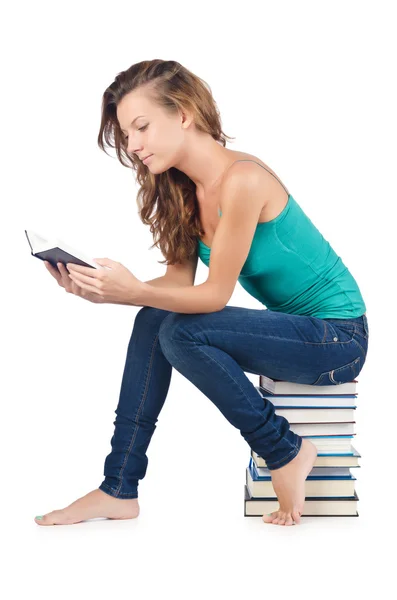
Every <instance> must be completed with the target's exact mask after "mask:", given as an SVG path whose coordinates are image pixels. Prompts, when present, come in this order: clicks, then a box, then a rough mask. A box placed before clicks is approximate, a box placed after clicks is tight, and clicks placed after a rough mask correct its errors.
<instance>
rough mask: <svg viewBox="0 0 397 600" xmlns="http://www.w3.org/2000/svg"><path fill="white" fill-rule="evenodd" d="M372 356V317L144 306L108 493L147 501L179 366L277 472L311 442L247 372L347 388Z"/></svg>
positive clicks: (109, 465)
mask: <svg viewBox="0 0 397 600" xmlns="http://www.w3.org/2000/svg"><path fill="white" fill-rule="evenodd" d="M367 348H368V321H367V317H366V315H365V314H364V315H362V316H361V317H357V318H354V319H320V318H317V317H311V316H306V315H295V314H287V313H282V312H276V311H271V310H269V309H253V308H240V307H238V306H226V307H225V308H224V309H223V310H221V311H217V312H212V313H194V314H193V313H192V314H190V313H174V312H170V311H166V310H161V309H157V308H152V307H149V306H144V307H143V308H141V310H140V311H139V312H138V313H137V314H136V317H135V322H134V327H133V331H132V334H131V338H130V341H129V345H128V350H127V359H126V363H125V367H124V374H123V379H122V384H121V391H120V397H119V403H118V406H117V409H116V411H115V412H116V415H117V416H116V420H115V421H114V425H115V430H114V435H113V437H112V439H111V447H112V451H111V453H110V454H109V455H108V456H107V457H106V460H105V467H104V476H105V479H104V480H103V482H102V483H101V485H100V486H99V489H101V490H103V491H104V492H106V493H107V494H109V495H111V496H115V497H117V498H137V497H138V482H139V480H141V479H142V478H143V477H144V476H145V474H146V469H147V465H148V458H147V456H146V450H147V447H148V445H149V443H150V439H151V437H152V435H153V433H154V430H155V428H156V423H157V419H158V415H159V413H160V411H161V409H162V407H163V404H164V402H165V399H166V396H167V392H168V389H169V386H170V381H171V372H172V367H174V368H175V369H176V370H177V371H179V372H180V373H182V375H184V376H185V377H186V378H187V379H189V380H190V381H191V382H192V383H193V384H194V385H195V386H196V387H197V388H199V389H200V390H201V391H202V392H203V394H205V395H206V396H207V397H208V398H209V399H210V400H211V401H212V402H213V403H214V404H215V405H216V406H217V407H218V408H219V410H220V411H221V412H222V414H223V415H224V416H225V417H226V419H227V420H228V421H229V422H230V423H231V424H232V425H234V427H236V428H237V429H239V430H240V433H241V435H242V436H243V438H244V439H245V440H246V442H247V443H248V445H249V446H250V447H251V448H252V449H253V450H254V451H255V452H256V453H257V454H259V456H262V457H263V458H264V459H265V460H266V464H267V466H268V468H269V469H279V468H280V467H282V466H284V465H286V464H287V463H288V462H290V461H291V460H292V459H293V458H294V457H295V456H296V455H297V454H298V452H299V449H300V447H301V444H302V438H301V437H300V436H299V435H297V434H295V433H293V432H292V431H291V429H290V427H289V423H288V421H287V419H285V418H284V417H281V416H278V415H276V414H275V412H274V405H273V404H272V402H270V401H269V400H266V399H264V398H262V397H261V395H260V394H259V393H258V390H257V389H256V388H255V385H254V384H253V383H252V382H251V380H250V379H249V378H248V377H247V376H246V375H245V373H244V371H246V372H248V373H254V374H257V375H260V374H263V375H267V376H268V377H271V378H272V379H280V380H286V381H291V382H297V383H306V384H311V385H318V386H322V385H338V384H340V383H345V382H348V381H352V380H353V379H355V378H356V377H357V375H358V374H359V373H360V371H361V369H362V367H363V365H364V363H365V359H366V355H367Z"/></svg>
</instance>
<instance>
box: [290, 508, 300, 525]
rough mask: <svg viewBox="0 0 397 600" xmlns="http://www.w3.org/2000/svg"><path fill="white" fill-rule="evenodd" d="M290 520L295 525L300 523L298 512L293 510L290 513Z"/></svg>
mask: <svg viewBox="0 0 397 600" xmlns="http://www.w3.org/2000/svg"><path fill="white" fill-rule="evenodd" d="M292 518H293V519H294V521H295V523H296V524H299V523H300V520H301V513H300V511H299V510H293V511H292Z"/></svg>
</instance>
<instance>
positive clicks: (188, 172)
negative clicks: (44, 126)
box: [36, 60, 368, 525]
mask: <svg viewBox="0 0 397 600" xmlns="http://www.w3.org/2000/svg"><path fill="white" fill-rule="evenodd" d="M226 137H228V136H225V134H224V133H223V131H222V129H221V121H220V117H219V113H218V110H217V106H216V103H215V101H214V99H213V97H212V95H211V92H210V89H209V87H208V86H207V85H206V84H204V82H203V81H202V80H201V79H199V78H198V77H197V76H196V75H194V74H193V73H191V72H190V71H188V70H187V69H186V68H184V67H183V66H182V65H181V64H179V63H178V62H174V61H162V60H152V61H144V62H141V63H138V64H134V65H133V66H131V67H130V68H129V69H127V70H126V71H123V72H121V73H119V74H118V75H117V77H116V78H115V81H114V82H113V83H112V84H111V85H110V86H109V87H108V88H107V89H106V91H105V92H104V95H103V103H102V122H101V127H100V132H99V136H98V143H99V146H100V147H101V149H102V150H104V151H105V152H106V150H105V142H107V143H108V144H109V146H110V147H113V148H115V149H116V152H117V156H118V158H119V160H120V162H121V163H122V164H123V165H124V166H127V167H129V168H132V169H134V170H135V171H136V173H137V181H138V182H139V184H140V186H141V187H140V190H139V193H138V200H141V203H140V205H139V208H140V217H141V219H142V221H143V222H144V223H145V224H150V226H151V232H152V233H153V234H154V239H155V244H154V245H158V246H159V247H160V249H161V251H162V253H163V255H164V256H165V257H166V261H162V262H167V269H166V273H165V275H164V276H162V277H158V278H156V279H152V280H150V281H146V282H142V281H139V280H138V279H137V278H136V277H134V275H133V274H132V273H131V272H130V271H129V270H128V269H126V268H125V267H124V266H123V265H121V264H120V263H118V262H115V261H112V260H110V259H97V261H96V262H97V263H98V265H100V266H102V267H105V268H98V269H92V268H88V267H87V268H85V267H81V266H79V265H72V264H67V265H66V267H65V266H64V265H62V264H61V263H59V264H58V268H59V272H58V271H57V270H56V269H54V268H52V267H51V265H49V264H47V265H46V266H47V268H48V269H49V270H50V272H51V273H52V275H53V276H54V277H55V278H56V279H57V281H58V283H60V285H62V286H63V287H64V288H65V289H66V291H68V292H73V293H75V294H77V295H79V296H81V297H82V298H84V299H87V300H89V301H91V302H108V303H109V302H110V303H119V304H130V305H135V306H141V307H142V308H141V310H140V311H139V312H138V313H137V315H136V318H135V322H134V327H133V331H132V334H131V338H130V341H129V345H128V350H127V358H126V363H125V368H124V374H123V379H122V385H121V391H120V397H119V403H118V406H117V409H116V415H117V417H116V420H115V422H114V424H115V430H114V435H113V437H112V439H111V446H112V451H111V453H110V454H109V455H108V456H107V457H106V460H105V468H104V480H103V481H102V483H101V484H100V486H99V488H98V489H95V490H93V491H91V492H89V493H88V494H86V495H85V496H83V497H82V498H79V499H78V500H76V501H75V502H73V503H72V504H70V505H69V506H68V507H66V508H65V509H63V510H55V511H53V512H50V513H48V514H46V515H43V516H41V517H36V523H37V524H40V525H55V524H68V523H77V522H80V521H84V520H86V519H90V518H96V517H107V518H109V519H131V518H135V517H137V516H138V514H139V505H138V482H139V480H141V479H142V478H143V477H144V476H145V474H146V469H147V465H148V458H147V456H146V450H147V448H148V445H149V443H150V439H151V437H152V435H153V433H154V430H155V428H156V423H157V419H158V416H159V413H160V411H161V409H162V406H163V404H164V402H165V399H166V396H167V392H168V389H169V385H170V380H171V371H172V367H174V368H175V369H176V370H177V371H179V372H180V373H182V374H183V375H184V376H185V377H186V378H187V379H189V380H190V381H191V382H192V383H193V384H194V385H195V386H197V387H198V388H199V389H200V390H201V391H202V392H203V393H204V394H205V395H206V396H207V397H208V398H209V399H210V400H211V401H212V402H214V404H215V405H216V406H217V407H218V408H219V410H220V411H221V412H222V413H223V415H224V416H225V417H226V418H227V419H228V421H229V422H230V423H231V424H232V425H234V427H236V428H237V429H239V430H240V433H241V435H242V436H243V437H244V439H245V440H246V441H247V443H248V444H249V446H250V447H251V448H252V449H253V450H254V451H255V452H257V453H258V454H259V455H260V456H262V457H263V458H264V459H265V460H266V463H267V465H268V467H269V469H270V470H271V476H272V484H273V487H274V489H275V492H276V494H277V497H278V500H279V505H280V508H279V510H277V511H275V512H273V513H271V514H270V515H263V521H264V522H265V523H274V524H279V525H293V524H294V523H299V522H300V516H301V514H302V512H303V506H304V501H305V489H304V488H305V480H306V477H307V475H308V474H309V473H310V471H311V469H312V467H313V464H314V462H315V459H316V456H317V449H316V447H315V446H314V445H313V444H312V443H311V442H310V441H309V440H307V439H303V438H301V437H300V436H299V435H296V434H295V433H293V432H292V431H291V429H290V427H289V423H288V421H287V420H286V419H285V418H284V417H281V416H277V415H276V414H275V412H274V406H273V404H272V403H271V402H269V401H267V400H264V399H263V398H262V397H261V396H260V395H259V394H258V391H257V390H256V388H255V386H254V385H253V384H252V382H251V381H250V379H249V378H248V377H247V376H246V375H245V373H244V371H247V372H249V373H255V374H266V375H268V376H269V377H271V378H274V379H281V380H288V381H293V382H297V383H306V384H311V385H319V386H321V385H337V384H340V383H344V382H347V381H351V380H353V379H354V378H355V377H357V375H358V374H359V373H360V371H361V369H362V367H363V365H364V362H365V359H366V355H367V347H368V322H367V317H366V314H365V310H366V306H365V304H364V300H363V298H362V296H361V293H360V290H359V288H358V285H357V283H356V281H355V279H354V278H353V276H352V275H351V273H350V272H349V270H348V269H347V267H346V266H345V265H344V264H343V262H342V260H341V258H340V257H338V256H337V255H336V253H335V252H334V250H333V249H332V247H331V246H330V244H329V243H328V242H327V241H326V240H325V239H324V238H323V236H322V235H321V233H320V232H319V231H318V229H317V228H316V227H315V225H314V224H313V223H312V222H311V220H310V219H309V218H308V217H307V216H306V214H305V213H304V211H303V210H302V209H301V207H300V206H299V204H298V203H297V201H296V200H295V199H294V197H293V196H292V195H291V194H290V193H289V191H288V190H287V188H286V187H285V185H284V184H283V183H282V182H281V181H280V180H279V178H278V177H277V176H276V174H275V173H274V172H273V171H272V170H271V169H270V168H269V167H268V166H267V165H266V164H265V163H263V162H262V161H261V160H260V159H259V158H258V157H256V156H254V155H251V154H248V153H245V152H237V151H233V150H229V149H226V148H225V145H226ZM156 238H157V240H156ZM198 258H200V259H201V260H202V261H203V262H204V263H205V264H206V265H207V266H208V267H209V273H208V278H207V280H206V281H205V282H204V283H202V284H201V285H196V286H194V278H195V272H196V267H197V261H198ZM106 267H108V268H106ZM237 281H239V282H240V283H241V285H242V286H243V287H244V288H245V289H246V290H247V291H248V293H250V294H252V296H254V297H255V298H257V299H258V300H259V301H260V302H262V303H263V304H264V305H265V306H266V307H267V309H248V308H240V307H236V306H227V302H228V301H229V299H230V297H231V295H232V293H233V290H234V287H235V285H236V282H237Z"/></svg>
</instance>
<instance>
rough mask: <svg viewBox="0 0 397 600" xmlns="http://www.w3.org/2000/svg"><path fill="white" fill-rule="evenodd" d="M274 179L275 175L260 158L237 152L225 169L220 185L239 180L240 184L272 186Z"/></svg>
mask: <svg viewBox="0 0 397 600" xmlns="http://www.w3.org/2000/svg"><path fill="white" fill-rule="evenodd" d="M275 177H276V178H277V175H276V174H275V173H274V171H273V170H272V169H271V168H270V167H269V166H268V165H267V164H266V163H264V162H263V161H262V160H261V159H260V158H258V157H257V156H254V155H253V154H247V153H245V152H238V153H236V157H235V158H234V160H233V162H232V163H231V165H230V166H229V168H228V169H227V171H226V173H225V177H224V179H223V181H222V183H227V182H229V181H234V182H238V181H239V180H240V179H241V181H242V182H247V184H253V185H255V184H256V183H259V184H261V185H262V186H263V185H266V183H268V184H269V185H272V184H273V182H274V178H275ZM277 179H278V178H277ZM262 189H263V190H264V189H265V188H262Z"/></svg>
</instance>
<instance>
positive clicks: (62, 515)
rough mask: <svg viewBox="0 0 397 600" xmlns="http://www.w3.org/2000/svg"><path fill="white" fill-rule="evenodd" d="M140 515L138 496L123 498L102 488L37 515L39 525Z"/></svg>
mask: <svg viewBox="0 0 397 600" xmlns="http://www.w3.org/2000/svg"><path fill="white" fill-rule="evenodd" d="M138 515H139V504H138V498H128V499H125V500H123V499H121V498H116V497H114V496H110V495H109V494H106V493H105V492H103V491H102V490H100V489H96V490H93V491H92V492H89V493H88V494H86V495H85V496H83V497H82V498H79V499H78V500H76V501H75V502H72V504H69V506H67V507H66V508H64V509H62V510H53V511H52V512H49V513H47V514H45V515H43V516H42V518H41V519H38V518H37V517H35V519H34V520H35V522H36V523H37V525H71V524H72V523H80V522H81V521H86V520H87V519H96V518H97V517H107V518H108V519H134V518H135V517H137V516H138Z"/></svg>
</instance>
